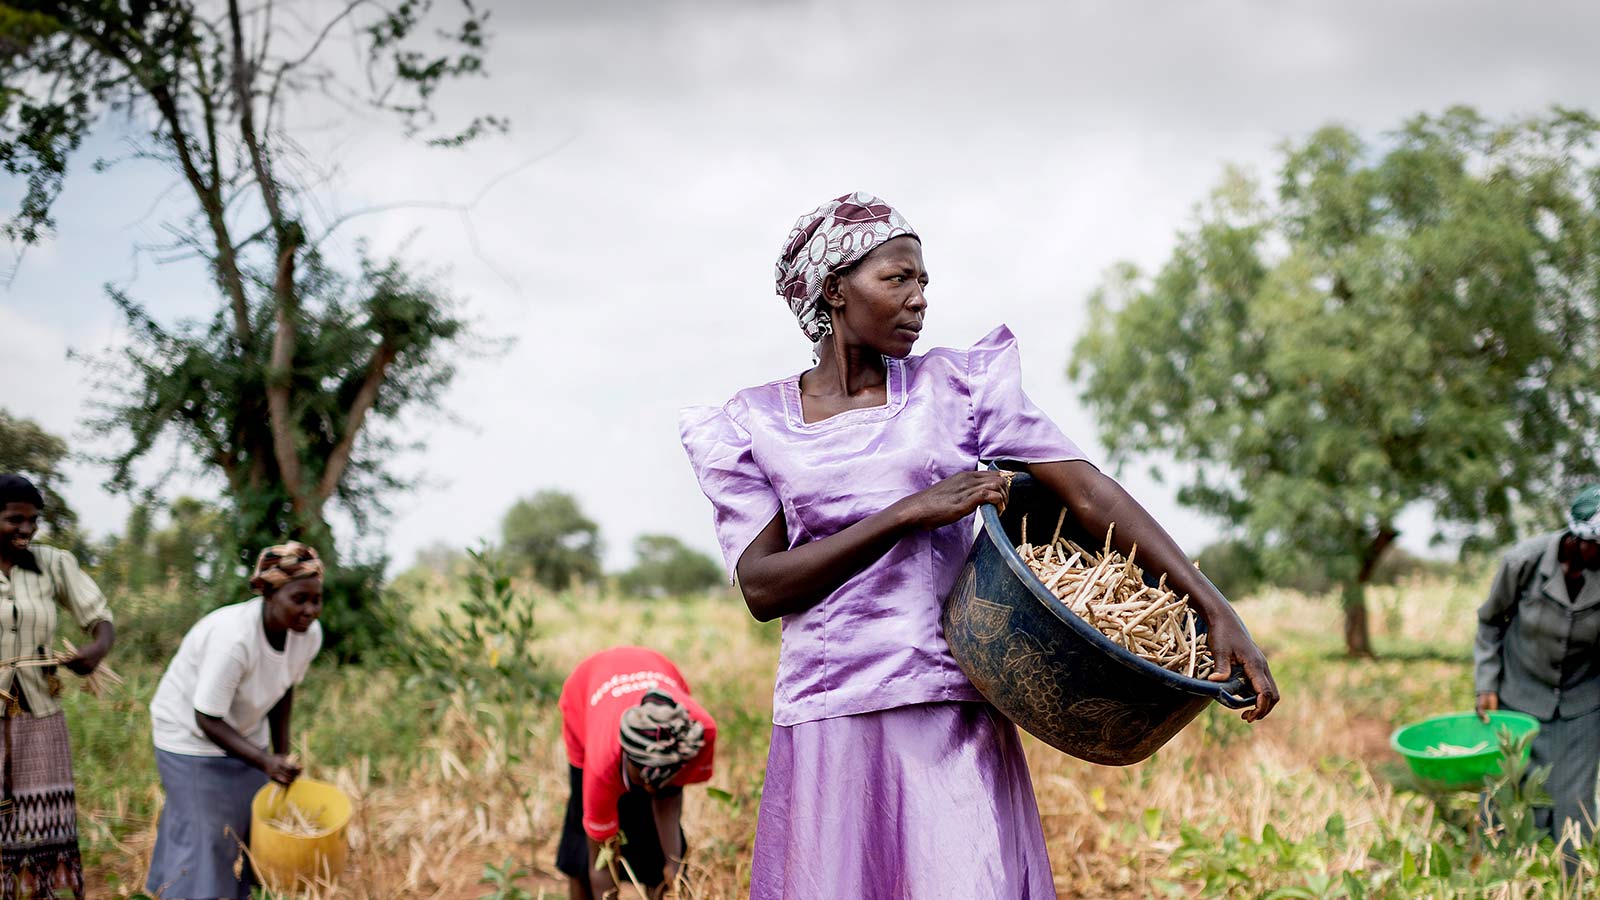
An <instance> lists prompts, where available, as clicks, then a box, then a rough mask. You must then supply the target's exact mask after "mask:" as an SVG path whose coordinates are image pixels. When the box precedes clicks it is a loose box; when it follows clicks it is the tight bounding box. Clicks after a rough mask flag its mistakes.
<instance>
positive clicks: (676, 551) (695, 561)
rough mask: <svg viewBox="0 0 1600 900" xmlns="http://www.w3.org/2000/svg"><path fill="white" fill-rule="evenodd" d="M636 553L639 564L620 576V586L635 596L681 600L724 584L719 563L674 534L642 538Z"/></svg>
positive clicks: (637, 543) (635, 564) (649, 535)
mask: <svg viewBox="0 0 1600 900" xmlns="http://www.w3.org/2000/svg"><path fill="white" fill-rule="evenodd" d="M633 552H634V555H635V556H636V557H637V560H638V561H637V562H635V563H634V565H633V568H631V569H629V570H628V571H626V572H623V573H622V574H621V575H620V576H618V578H617V584H618V586H619V587H621V588H622V590H623V591H625V592H626V593H629V594H632V595H634V596H638V597H663V596H666V597H681V596H683V595H685V594H693V593H697V592H699V591H707V590H710V589H712V588H714V587H717V586H719V585H721V584H722V581H723V575H722V566H721V565H719V564H718V563H717V561H716V560H714V559H712V558H711V557H709V556H707V555H705V554H704V553H701V552H700V551H698V550H694V549H692V548H690V547H686V546H684V544H683V542H682V541H680V540H678V539H677V538H675V537H673V536H672V535H670V534H645V535H640V536H639V538H638V539H637V540H635V541H634V542H633Z"/></svg>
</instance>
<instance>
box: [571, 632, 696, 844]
mask: <svg viewBox="0 0 1600 900" xmlns="http://www.w3.org/2000/svg"><path fill="white" fill-rule="evenodd" d="M649 690H657V691H660V692H661V693H663V694H666V695H667V696H669V697H671V698H672V699H673V700H676V701H677V702H678V703H680V704H682V706H683V708H684V709H686V710H688V711H689V716H690V717H691V718H693V719H694V720H695V721H696V722H699V723H700V724H701V725H702V726H704V727H705V733H706V743H705V746H704V747H703V748H701V750H700V753H699V755H698V756H696V757H695V758H694V759H692V760H690V761H689V764H688V765H686V766H684V767H683V771H681V772H679V773H678V774H677V776H676V777H674V778H673V779H672V782H671V783H672V784H675V785H684V784H695V783H698V782H702V781H709V780H710V779H711V759H712V753H713V750H714V749H715V745H716V741H717V723H716V721H715V720H713V719H712V718H711V714H710V713H708V712H706V711H705V709H704V708H702V707H701V706H700V704H698V703H696V702H694V698H693V697H691V696H690V695H689V682H687V681H685V680H684V677H683V673H681V672H679V671H678V667H677V666H675V665H673V664H672V661H671V660H669V659H667V658H666V657H665V656H662V655H661V654H659V653H657V652H656V651H654V650H647V649H645V648H644V647H613V648H611V649H610V650H602V651H600V652H599V653H596V654H595V655H593V656H591V657H589V658H588V659H586V660H584V661H583V662H581V663H579V664H578V667H577V668H576V669H574V670H573V671H572V674H571V675H569V676H568V677H567V682H566V684H563V685H562V686H561V701H560V703H559V706H560V707H561V736H562V738H563V739H564V740H565V741H566V744H567V761H568V762H570V763H572V764H573V765H574V766H577V767H578V768H580V769H582V770H583V830H584V832H585V833H587V834H588V835H589V837H591V838H594V839H595V840H596V841H605V840H607V839H609V838H610V837H611V836H612V835H614V834H616V833H617V801H618V800H620V799H621V798H622V794H623V784H622V735H621V726H622V713H623V710H626V709H627V708H628V707H630V706H638V705H639V700H640V699H642V698H643V697H644V694H645V691H649Z"/></svg>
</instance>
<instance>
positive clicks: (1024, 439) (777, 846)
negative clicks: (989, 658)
mask: <svg viewBox="0 0 1600 900" xmlns="http://www.w3.org/2000/svg"><path fill="white" fill-rule="evenodd" d="M777 277H778V293H779V294H780V295H781V296H783V297H784V298H785V300H786V301H787V302H788V304H789V307H790V309H791V310H792V311H793V312H794V313H795V315H796V317H797V318H798V319H799V320H800V327H801V329H802V330H803V331H804V332H805V334H806V337H807V338H809V339H810V340H811V341H812V343H813V347H814V350H815V354H816V357H817V360H818V361H817V365H816V366H814V367H813V368H811V369H810V370H808V371H806V372H804V373H801V374H799V375H791V376H789V377H787V378H783V379H780V380H777V381H773V382H769V383H767V384H764V385H760V386H758V387H753V388H747V389H745V390H743V391H740V392H739V393H738V394H736V395H735V396H734V398H733V399H732V400H730V401H728V403H727V404H725V405H724V406H722V407H720V408H709V407H696V408H691V409H688V410H685V412H684V414H683V418H682V420H681V422H680V430H681V435H682V438H683V444H684V447H685V448H686V449H687V450H688V453H689V458H690V461H691V462H692V464H693V466H694V469H695V473H696V475H697V477H698V478H699V480H700V485H701V487H702V489H703V490H704V491H705V493H706V496H708V497H709V498H710V499H711V502H712V505H713V507H714V509H715V513H716V526H717V535H718V539H719V541H720V543H721V545H722V550H723V555H724V557H725V559H726V561H727V564H728V570H729V574H730V575H731V576H732V577H733V579H734V582H735V583H736V584H737V585H738V586H739V589H740V591H741V593H742V594H743V596H744V598H745V602H746V603H747V604H748V605H749V607H750V611H751V613H752V614H754V615H755V617H756V618H757V619H760V620H762V621H768V620H771V619H775V618H780V617H781V618H782V619H783V646H782V650H781V652H780V656H779V662H778V677H777V686H776V690H775V691H774V698H773V723H774V725H773V730H772V745H771V750H770V751H769V755H768V758H767V777H766V785H765V788H764V790H763V792H762V797H761V811H760V817H759V820H758V823H757V827H756V845H755V858H754V860H753V862H752V865H751V877H750V896H751V898H752V900H777V898H786V900H810V898H818V900H822V898H827V900H833V898H840V897H851V898H865V900H873V898H932V897H960V898H963V900H982V898H994V900H1040V898H1047V897H1054V896H1055V888H1054V885H1053V881H1052V878H1051V874H1050V862H1049V858H1048V857H1047V855H1046V853H1045V847H1044V834H1043V831H1042V829H1041V828H1040V824H1039V812H1038V807H1037V806H1036V804H1035V801H1034V796H1033V786H1032V783H1031V781H1030V779H1029V776H1028V769H1027V761H1026V760H1025V759H1024V758H1023V753H1022V748H1021V745H1020V744H1019V742H1018V737H1017V731H1016V728H1015V727H1014V726H1013V725H1011V723H1010V722H1008V721H1007V720H1006V719H1005V718H1004V717H1002V716H1001V715H1000V714H999V713H998V712H996V711H995V710H994V709H993V708H992V707H990V706H989V705H988V704H987V703H985V702H983V697H982V696H981V695H980V694H979V693H978V692H977V690H976V689H974V688H973V686H972V684H971V683H970V682H969V681H968V680H967V678H966V676H965V675H964V674H962V672H961V670H960V668H958V667H957V666H956V663H955V660H954V659H953V658H951V656H950V650H949V647H948V645H947V644H946V643H945V640H944V635H943V633H942V632H941V630H940V626H939V612H940V605H941V601H942V598H943V597H944V596H945V595H946V594H947V593H949V591H950V588H951V586H952V584H953V583H954V581H955V578H956V576H957V575H958V574H959V572H960V570H961V568H962V565H963V563H964V562H965V560H966V555H967V551H968V550H969V548H970V547H971V544H972V539H973V527H972V521H971V518H970V517H971V515H972V513H973V512H974V511H975V510H976V509H977V508H978V507H979V506H980V505H982V504H985V503H999V502H1003V501H1004V498H1005V491H1006V483H1005V480H1004V479H1003V478H1002V477H1001V476H1000V475H997V474H995V473H993V472H986V471H978V464H979V461H980V460H993V459H1009V460H1015V461H1018V462H1021V463H1024V464H1026V466H1027V469H1028V471H1030V472H1031V473H1032V474H1033V475H1034V477H1035V478H1037V479H1038V480H1039V481H1040V482H1041V483H1042V484H1044V485H1046V486H1047V487H1049V488H1050V489H1051V490H1053V491H1054V492H1055V493H1056V494H1057V495H1059V496H1060V497H1061V499H1062V501H1063V502H1064V503H1066V504H1067V506H1068V507H1069V508H1070V509H1071V510H1072V513H1073V515H1075V516H1077V517H1078V518H1079V519H1080V520H1081V521H1082V522H1083V523H1084V524H1085V525H1086V526H1088V528H1089V529H1090V530H1091V531H1101V532H1103V531H1105V530H1106V528H1107V526H1109V525H1110V524H1111V523H1112V522H1115V523H1116V526H1117V527H1116V532H1115V536H1116V541H1115V543H1116V545H1117V546H1118V548H1119V549H1121V550H1122V551H1123V552H1124V553H1126V552H1127V551H1128V549H1129V547H1130V546H1131V545H1132V544H1133V543H1137V544H1138V545H1139V558H1140V559H1141V560H1145V561H1147V562H1148V564H1149V565H1150V566H1151V568H1153V569H1158V570H1166V571H1167V572H1170V573H1171V577H1170V579H1169V580H1170V582H1171V583H1172V586H1173V587H1174V588H1175V589H1177V590H1178V591H1180V592H1183V593H1187V594H1188V595H1189V596H1190V597H1191V598H1192V599H1191V602H1192V603H1193V604H1194V606H1195V607H1196V608H1197V609H1198V610H1199V612H1200V613H1201V614H1202V615H1203V616H1204V617H1205V618H1206V621H1207V623H1208V624H1209V627H1210V634H1211V643H1212V647H1213V649H1214V652H1215V654H1216V658H1217V673H1216V675H1214V676H1213V677H1215V678H1217V679H1226V678H1228V677H1230V676H1231V675H1232V674H1233V672H1234V670H1235V669H1242V670H1243V671H1244V673H1245V675H1246V677H1247V678H1248V679H1249V681H1250V683H1251V685H1252V687H1253V688H1254V689H1255V691H1256V693H1257V696H1258V699H1257V704H1256V706H1255V707H1254V708H1253V709H1250V710H1247V711H1246V712H1245V714H1244V718H1245V719H1246V720H1247V721H1254V720H1255V719H1258V718H1260V717H1261V716H1264V715H1266V714H1267V712H1268V711H1269V710H1270V709H1271V708H1272V706H1273V704H1274V703H1276V702H1277V698H1278V691H1277V687H1276V686H1275V685H1274V684H1273V681H1272V676H1271V674H1270V673H1269V672H1268V669H1267V663H1266V660H1265V658H1264V657H1263V656H1262V654H1261V651H1260V650H1259V649H1258V648H1257V647H1256V645H1255V644H1254V643H1253V642H1252V641H1251V640H1250V636H1249V634H1248V633H1247V632H1246V630H1245V628H1244V625H1243V624H1242V623H1241V622H1240V621H1239V618H1238V616H1237V615H1235V613H1234V611H1233V609H1232V608H1231V607H1230V606H1229V605H1228V603H1227V601H1226V600H1224V599H1223V598H1222V596H1221V595H1220V594H1218V593H1217V592H1216V589H1215V588H1213V587H1212V586H1211V584H1210V583H1209V582H1208V581H1206V579H1204V578H1202V577H1200V576H1199V575H1198V574H1197V573H1196V572H1195V570H1194V569H1193V567H1192V566H1190V565H1189V563H1188V560H1187V558H1186V557H1185V556H1184V554H1183V551H1182V550H1181V549H1179V547H1178V545H1177V544H1176V542H1174V541H1173V540H1172V538H1171V537H1170V536H1169V535H1167V533H1166V532H1165V531H1164V530H1163V529H1162V528H1161V526H1160V525H1158V524H1157V523H1156V522H1155V520H1154V519H1152V518H1151V517H1150V515H1149V514H1148V513H1146V512H1145V511H1144V509H1143V508H1142V507H1140V506H1139V504H1138V503H1137V502H1136V501H1135V500H1134V499H1133V498H1132V497H1130V496H1129V495H1128V494H1127V493H1126V492H1125V491H1123V489H1122V488H1121V487H1120V486H1119V485H1118V484H1117V483H1116V482H1115V481H1113V480H1112V479H1111V478H1109V477H1107V476H1105V475H1103V474H1101V473H1100V471H1099V470H1098V469H1096V468H1095V467H1094V466H1093V465H1091V464H1089V463H1088V462H1087V461H1085V460H1084V458H1083V454H1082V453H1081V452H1080V451H1079V450H1078V448H1077V446H1076V445H1074V444H1073V443H1072V441H1070V440H1068V439H1067V437H1066V436H1065V435H1064V434H1062V432H1061V431H1060V429H1058V428H1057V427H1056V426H1055V425H1054V423H1052V422H1051V421H1050V420H1049V419H1048V418H1047V417H1046V416H1045V415H1044V413H1043V412H1041V411H1040V410H1039V408H1038V407H1036V406H1035V405H1034V404H1033V403H1032V401H1030V400H1029V399H1028V397H1027V395H1026V394H1024V393H1023V391H1022V384H1021V360H1020V357H1019V355H1018V351H1017V345H1016V340H1015V339H1014V338H1013V337H1012V335H1011V333H1010V332H1009V331H1008V330H1006V329H1005V328H1004V327H1003V326H1002V327H1000V328H997V329H995V330H994V331H993V332H991V333H990V334H989V335H988V336H987V337H985V338H983V339H982V340H981V341H979V342H978V343H977V344H975V345H973V346H972V347H971V348H970V349H967V350H951V349H946V348H938V349H934V350H932V351H930V352H928V353H926V354H923V355H921V356H912V355H911V349H912V346H913V345H914V344H915V343H916V341H917V338H918V333H919V332H920V331H921V330H922V320H923V316H924V314H925V313H926V311H927V307H928V301H927V298H926V296H925V295H924V292H925V289H926V287H927V283H928V275H927V271H926V269H925V267H924V265H923V259H922V242H921V239H920V238H919V237H918V236H917V235H916V233H915V232H914V231H912V229H911V227H910V226H909V225H908V224H906V222H905V220H904V219H903V218H902V217H901V216H900V215H899V214H898V213H897V212H896V211H895V210H893V209H892V208H890V207H889V206H888V205H887V204H885V203H884V202H883V201H881V200H879V199H877V198H876V197H873V196H871V195H869V194H863V193H856V194H848V195H846V196H844V197H840V198H839V199H837V200H834V201H831V202H829V203H826V204H823V205H822V206H821V207H819V208H817V209H816V210H813V211H812V212H810V213H808V214H806V215H805V216H803V217H801V219H800V220H799V222H797V223H796V225H795V228H794V230H793V231H792V232H791V233H790V235H789V239H788V241H787V242H786V244H785V246H784V250H783V254H782V256H781V257H780V258H779V261H778V275H777Z"/></svg>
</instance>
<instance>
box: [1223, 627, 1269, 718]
mask: <svg viewBox="0 0 1600 900" xmlns="http://www.w3.org/2000/svg"><path fill="white" fill-rule="evenodd" d="M1216 619H1217V620H1216V621H1214V622H1212V623H1211V624H1210V625H1209V627H1208V632H1207V635H1208V637H1209V638H1210V644H1211V656H1212V658H1213V659H1215V660H1216V670H1215V671H1213V672H1212V673H1211V676H1210V680H1212V681H1227V680H1229V679H1231V678H1233V674H1234V670H1235V669H1242V670H1243V671H1244V677H1245V681H1246V682H1248V683H1249V685H1250V688H1251V689H1252V690H1253V691H1255V695H1256V705H1255V706H1252V707H1250V708H1249V709H1247V710H1245V711H1244V713H1243V714H1242V715H1241V718H1243V719H1244V720H1245V721H1246V722H1254V721H1256V720H1257V719H1260V718H1263V717H1265V716H1266V714H1267V713H1269V712H1272V708H1273V707H1274V706H1277V705H1278V683H1277V682H1276V681H1273V680H1272V670H1271V669H1270V668H1268V666H1267V657H1266V656H1265V655H1264V654H1263V653H1262V652H1261V648H1260V647H1257V646H1256V642H1255V641H1253V640H1251V639H1250V635H1249V634H1248V633H1247V632H1246V631H1245V630H1244V625H1242V624H1241V623H1240V622H1239V620H1238V618H1237V617H1236V616H1217V617H1216Z"/></svg>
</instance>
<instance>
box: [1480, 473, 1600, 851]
mask: <svg viewBox="0 0 1600 900" xmlns="http://www.w3.org/2000/svg"><path fill="white" fill-rule="evenodd" d="M1597 570H1600V485H1590V486H1589V487H1587V488H1585V489H1584V490H1582V491H1581V492H1579V494H1578V495H1577V496H1576V497H1574V498H1573V501H1572V506H1571V508H1570V510H1569V512H1568V516H1567V527H1566V528H1565V529H1563V530H1561V531H1557V532H1553V533H1551V534H1542V535H1539V536H1538V537H1535V538H1529V539H1528V540H1526V541H1523V542H1522V543H1520V544H1518V545H1516V546H1515V547H1513V548H1512V549H1511V551H1510V552H1509V553H1507V554H1506V555H1505V559H1504V560H1503V561H1502V562H1501V563H1500V571H1499V572H1498V573H1497V574H1496V575H1495V579H1494V584H1493V585H1492V586H1491V587H1490V589H1489V599H1488V600H1486V601H1484V604H1483V606H1482V607H1481V608H1480V609H1479V610H1478V637H1477V641H1476V644H1475V647H1474V651H1473V662H1474V678H1473V680H1474V681H1475V682H1476V688H1477V691H1478V715H1480V716H1482V717H1484V718H1485V719H1487V717H1488V713H1489V712H1490V711H1491V710H1496V709H1510V710H1516V711H1518V712H1524V713H1527V714H1529V715H1531V716H1533V717H1535V718H1537V719H1538V720H1539V734H1538V736H1537V737H1535V738H1534V740H1533V750H1532V754H1531V757H1532V763H1531V764H1532V765H1534V766H1550V777H1549V779H1548V780H1547V781H1546V782H1545V789H1546V790H1547V791H1549V793H1550V798H1551V800H1552V802H1553V804H1554V805H1553V806H1552V807H1546V808H1542V809H1538V810H1536V811H1535V813H1534V814H1535V816H1536V819H1537V821H1538V822H1539V824H1540V825H1541V826H1543V827H1545V828H1547V829H1549V831H1550V833H1551V834H1552V835H1553V836H1555V837H1556V839H1557V840H1560V839H1561V837H1562V832H1563V830H1564V829H1565V828H1567V827H1568V824H1567V823H1573V824H1575V825H1576V827H1577V828H1578V830H1579V833H1580V835H1581V838H1582V840H1583V841H1584V842H1588V840H1589V839H1590V837H1592V836H1593V834H1594V825H1595V802H1594V792H1595V773H1596V770H1597V769H1600V575H1597V574H1596V572H1597ZM1569 865H1570V863H1569Z"/></svg>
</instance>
